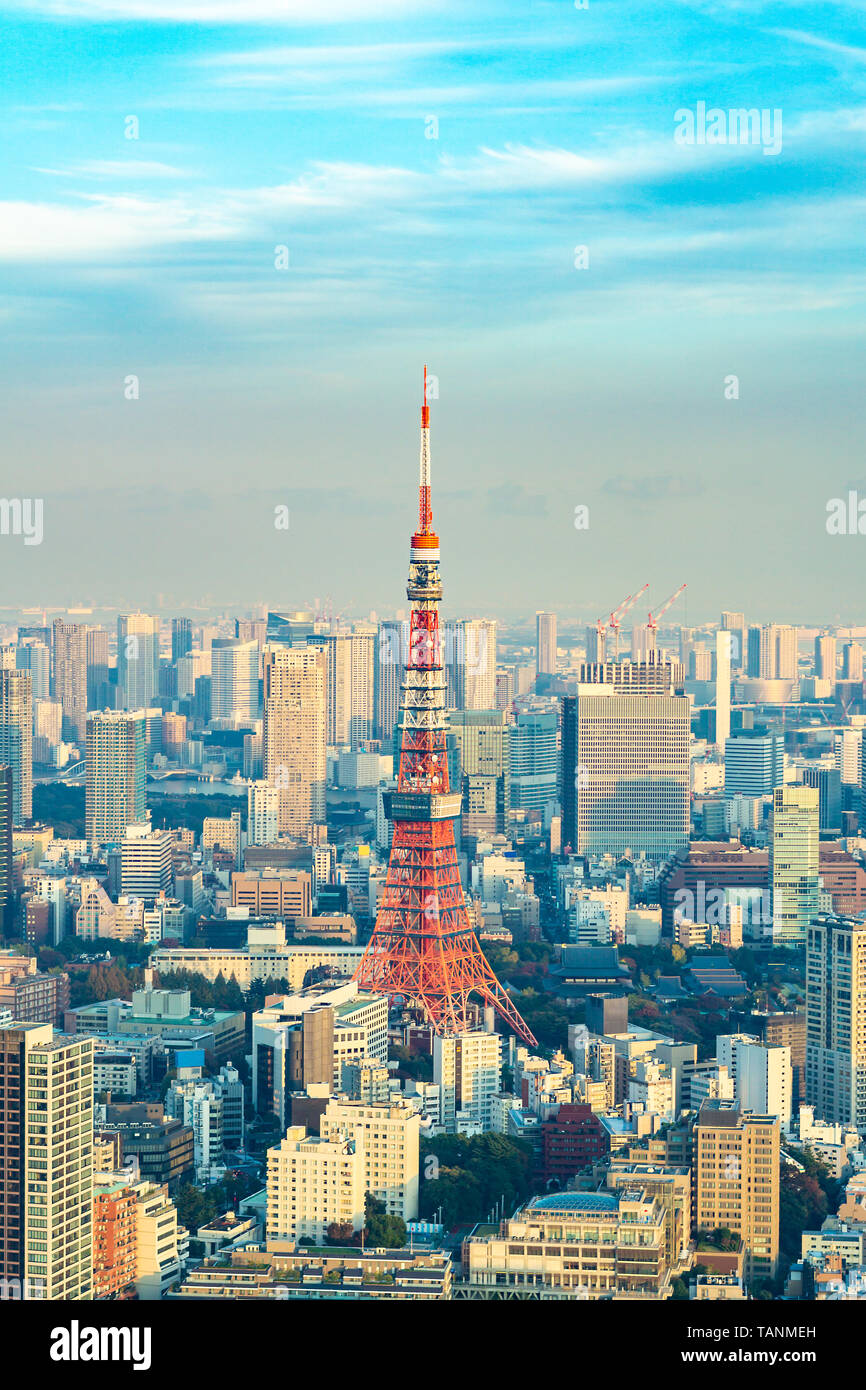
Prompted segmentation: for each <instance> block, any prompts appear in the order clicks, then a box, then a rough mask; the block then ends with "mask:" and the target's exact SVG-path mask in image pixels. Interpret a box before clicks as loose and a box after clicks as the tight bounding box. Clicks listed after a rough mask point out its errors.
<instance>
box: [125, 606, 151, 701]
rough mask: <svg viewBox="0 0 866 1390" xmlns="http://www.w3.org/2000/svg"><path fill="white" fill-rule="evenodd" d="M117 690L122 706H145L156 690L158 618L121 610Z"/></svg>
mask: <svg viewBox="0 0 866 1390" xmlns="http://www.w3.org/2000/svg"><path fill="white" fill-rule="evenodd" d="M117 691H118V700H119V704H120V708H121V709H125V710H132V709H147V708H148V706H150V705H152V704H153V703H154V702H155V700H156V697H157V695H158V694H159V618H155V617H152V616H151V614H149V613H123V614H121V615H120V617H118V619H117Z"/></svg>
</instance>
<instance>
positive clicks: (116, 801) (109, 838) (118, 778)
mask: <svg viewBox="0 0 866 1390" xmlns="http://www.w3.org/2000/svg"><path fill="white" fill-rule="evenodd" d="M86 761H87V774H86V775H87V789H86V802H85V817H86V834H87V842H88V844H89V845H90V846H91V847H94V846H100V845H104V844H119V843H120V841H121V840H122V839H123V837H124V834H125V832H126V827H127V826H128V825H140V824H141V823H142V822H143V821H144V820H145V819H146V815H145V782H146V765H145V714H144V710H143V709H140V710H133V711H131V712H123V711H120V710H103V711H96V712H95V713H93V714H89V715H88V716H87V760H86Z"/></svg>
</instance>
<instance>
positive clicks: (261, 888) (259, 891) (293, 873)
mask: <svg viewBox="0 0 866 1390" xmlns="http://www.w3.org/2000/svg"><path fill="white" fill-rule="evenodd" d="M312 893H313V884H312V875H311V874H309V873H308V872H307V871H306V869H255V870H253V869H248V870H246V871H245V872H244V873H237V874H232V907H245V908H247V909H248V911H249V915H250V916H251V917H279V918H284V919H287V920H289V921H294V919H295V918H296V917H309V915H310V912H311V910H312Z"/></svg>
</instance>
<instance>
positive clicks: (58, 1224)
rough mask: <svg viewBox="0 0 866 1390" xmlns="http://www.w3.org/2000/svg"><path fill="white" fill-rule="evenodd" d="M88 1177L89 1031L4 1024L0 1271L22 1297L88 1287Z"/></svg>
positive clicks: (65, 1295)
mask: <svg viewBox="0 0 866 1390" xmlns="http://www.w3.org/2000/svg"><path fill="white" fill-rule="evenodd" d="M25 1115H26V1121H25ZM92 1183H93V1042H92V1040H91V1039H90V1038H68V1037H63V1036H61V1035H55V1033H54V1030H53V1028H52V1027H51V1026H50V1024H38V1023H33V1024H23V1025H21V1026H17V1025H15V1024H7V1025H6V1026H2V1025H0V1193H2V1196H3V1202H2V1205H0V1277H2V1278H11V1279H17V1280H19V1281H23V1283H24V1287H25V1289H26V1290H27V1294H26V1296H27V1297H28V1298H33V1299H46V1300H49V1301H62V1300H67V1299H76V1300H80V1299H84V1300H87V1299H91V1298H92V1297H93V1224H92V1217H93V1213H92Z"/></svg>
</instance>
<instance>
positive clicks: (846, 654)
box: [842, 642, 863, 681]
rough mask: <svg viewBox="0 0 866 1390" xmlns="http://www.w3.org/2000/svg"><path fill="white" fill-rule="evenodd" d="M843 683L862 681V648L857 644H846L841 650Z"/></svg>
mask: <svg viewBox="0 0 866 1390" xmlns="http://www.w3.org/2000/svg"><path fill="white" fill-rule="evenodd" d="M842 679H843V681H862V679H863V648H862V647H861V646H860V643H859V642H846V643H845V645H844V647H843V648H842Z"/></svg>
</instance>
